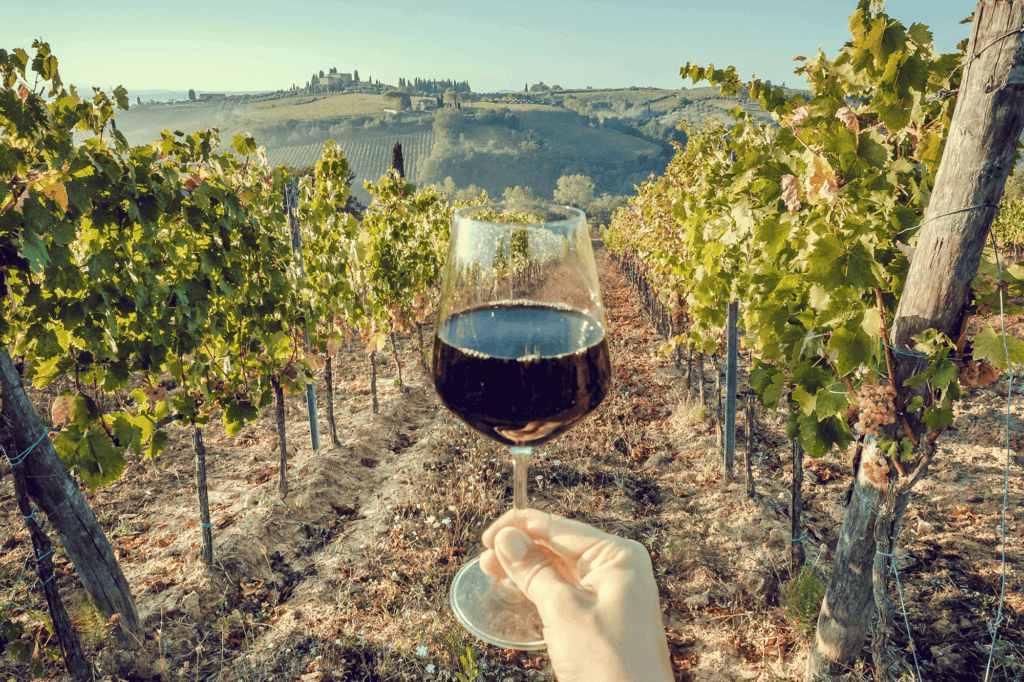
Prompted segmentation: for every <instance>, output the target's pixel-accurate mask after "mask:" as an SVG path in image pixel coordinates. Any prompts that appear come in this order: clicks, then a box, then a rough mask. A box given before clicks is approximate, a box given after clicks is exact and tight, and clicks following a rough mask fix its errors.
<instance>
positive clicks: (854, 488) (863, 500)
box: [853, 483, 878, 516]
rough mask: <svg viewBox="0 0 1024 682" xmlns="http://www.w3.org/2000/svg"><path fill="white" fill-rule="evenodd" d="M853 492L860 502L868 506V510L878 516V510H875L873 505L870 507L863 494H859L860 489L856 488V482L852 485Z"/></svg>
mask: <svg viewBox="0 0 1024 682" xmlns="http://www.w3.org/2000/svg"><path fill="white" fill-rule="evenodd" d="M853 493H854V494H855V495H856V496H857V497H858V498H859V499H860V501H861V504H863V505H864V506H865V507H867V508H868V511H869V512H871V513H872V514H874V515H875V516H878V512H876V511H875V509H874V507H872V506H871V505H870V504H868V501H867V500H865V499H864V496H863V495H861V494H860V491H859V490H858V489H857V485H856V483H855V484H854V486H853Z"/></svg>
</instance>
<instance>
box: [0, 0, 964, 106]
mask: <svg viewBox="0 0 1024 682" xmlns="http://www.w3.org/2000/svg"><path fill="white" fill-rule="evenodd" d="M855 7H856V2H855V1H854V0H801V1H800V2H795V1H792V0H774V1H772V0H703V1H701V2H697V1H695V0H641V1H640V2H628V1H625V0H527V1H522V2H516V1H515V0H507V1H505V2H495V1H494V0H473V1H465V2H455V1H448V2H431V1H430V0H419V1H417V2H414V1H411V0H366V1H364V2H348V1H344V0H302V1H298V2H296V1H291V0H290V1H288V2H283V1H280V0H278V1H275V2H269V1H266V0H245V1H241V0H206V1H205V2H195V1H194V0H174V1H173V2H167V1H163V2H152V1H151V0H132V1H130V2H112V1H110V0H62V1H58V0H0V47H2V48H6V49H8V50H10V49H11V48H14V47H24V48H26V49H28V48H29V47H30V46H31V42H32V40H33V39H35V38H42V39H44V40H45V41H47V42H49V43H50V46H51V47H52V48H53V51H54V54H55V55H56V56H57V58H58V60H59V62H60V67H61V74H62V76H63V78H64V81H65V82H70V83H76V84H83V85H86V84H88V85H99V86H102V87H111V86H114V85H124V86H126V87H128V88H129V89H130V90H140V89H168V90H184V89H187V88H196V89H197V90H200V91H213V92H217V91H224V90H276V89H279V88H289V87H291V85H292V83H295V84H298V85H300V86H301V85H305V83H306V81H307V80H308V79H309V76H310V75H311V74H312V73H313V72H314V71H319V70H321V69H323V70H324V71H327V70H328V69H329V68H330V67H337V69H338V71H341V72H351V71H353V70H358V71H359V75H360V77H361V78H362V79H363V80H365V79H366V78H368V77H372V78H374V79H379V80H380V81H381V82H383V83H392V84H397V82H398V79H399V77H405V78H409V79H412V78H415V77H420V78H429V79H432V78H437V79H442V78H452V79H455V80H460V81H461V80H468V81H469V82H470V85H471V86H472V87H473V89H474V90H475V91H477V92H490V91H497V90H501V89H514V90H518V89H521V88H522V87H523V85H524V84H525V83H526V82H527V81H528V82H529V83H530V84H534V83H536V82H538V81H543V82H545V83H547V84H548V85H556V84H557V85H561V86H562V87H564V88H577V87H585V86H587V85H592V86H594V87H625V86H630V85H637V86H654V87H661V88H678V87H680V86H686V87H692V84H691V83H689V82H686V83H684V82H683V80H682V79H681V78H680V76H679V67H681V66H682V65H683V64H685V63H686V62H687V61H693V62H696V63H698V64H702V65H707V64H708V63H712V62H713V63H714V64H715V65H716V66H719V67H722V66H727V65H729V64H733V65H735V66H736V67H737V68H738V69H739V71H740V74H741V76H742V77H744V78H748V77H749V76H750V75H751V74H753V73H756V74H757V75H758V77H760V78H768V79H770V80H772V81H773V82H775V83H776V84H780V83H782V82H785V83H786V84H787V85H789V86H791V87H794V86H795V87H799V86H801V85H802V81H801V79H800V78H798V77H797V76H794V75H793V68H794V66H795V65H794V63H793V61H792V59H793V57H794V56H796V55H798V54H802V55H805V56H811V55H813V54H814V53H815V52H816V51H817V48H818V46H819V45H820V46H821V47H822V48H823V49H824V50H825V53H826V54H828V55H833V56H834V55H835V52H836V50H837V49H838V48H839V47H840V46H841V45H842V44H843V43H844V42H845V41H846V40H847V39H848V37H849V30H848V22H847V17H848V16H849V15H850V14H851V13H852V12H853V10H854V9H855ZM974 7H975V3H973V2H969V1H967V2H965V1H962V0H957V1H953V0H890V1H889V2H888V3H887V4H886V10H887V12H888V13H889V14H890V15H891V16H893V17H894V18H897V19H899V20H901V21H902V22H903V23H904V24H906V25H908V26H909V25H910V24H911V23H915V22H916V23H923V24H926V25H927V26H929V27H930V28H931V29H932V31H933V34H934V36H935V38H936V47H937V48H938V49H939V51H940V52H951V51H953V49H954V47H955V45H956V43H957V41H959V40H960V39H962V38H966V37H968V35H969V26H968V25H963V26H961V25H959V24H958V23H957V22H959V21H960V20H961V19H963V18H964V17H966V16H967V15H969V14H970V13H971V11H973V9H974Z"/></svg>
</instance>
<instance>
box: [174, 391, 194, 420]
mask: <svg viewBox="0 0 1024 682" xmlns="http://www.w3.org/2000/svg"><path fill="white" fill-rule="evenodd" d="M171 405H172V406H173V407H174V410H175V412H177V413H178V414H180V415H181V416H182V417H184V418H185V419H186V420H188V421H191V419H192V417H194V416H195V413H196V401H195V398H193V397H192V396H190V395H189V394H187V393H184V392H179V393H175V394H174V396H173V397H172V398H171Z"/></svg>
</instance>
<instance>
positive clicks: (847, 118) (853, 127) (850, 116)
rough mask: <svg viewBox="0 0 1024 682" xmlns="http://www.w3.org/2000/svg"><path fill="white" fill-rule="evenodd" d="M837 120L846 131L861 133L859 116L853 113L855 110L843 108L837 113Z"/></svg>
mask: <svg viewBox="0 0 1024 682" xmlns="http://www.w3.org/2000/svg"><path fill="white" fill-rule="evenodd" d="M836 118H838V119H839V120H840V121H842V123H843V125H844V126H846V129H847V130H849V131H851V132H853V133H855V134H859V133H860V124H859V123H857V115H856V114H855V113H853V109H851V108H850V107H843V108H842V109H840V110H839V111H837V112H836Z"/></svg>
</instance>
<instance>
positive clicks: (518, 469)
mask: <svg viewBox="0 0 1024 682" xmlns="http://www.w3.org/2000/svg"><path fill="white" fill-rule="evenodd" d="M509 451H510V452H511V453H512V508H513V509H518V510H523V509H526V470H527V468H528V467H529V459H530V455H531V454H532V453H533V448H531V447H510V448H509Z"/></svg>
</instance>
